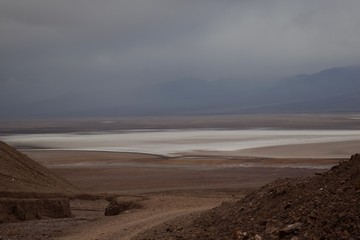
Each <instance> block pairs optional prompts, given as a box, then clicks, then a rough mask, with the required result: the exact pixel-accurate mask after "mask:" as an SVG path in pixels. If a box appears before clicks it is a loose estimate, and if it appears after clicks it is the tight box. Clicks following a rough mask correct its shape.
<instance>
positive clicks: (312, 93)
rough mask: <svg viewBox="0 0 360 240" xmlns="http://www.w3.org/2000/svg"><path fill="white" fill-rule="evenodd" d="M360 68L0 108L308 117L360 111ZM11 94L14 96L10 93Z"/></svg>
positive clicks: (41, 112)
mask: <svg viewBox="0 0 360 240" xmlns="http://www.w3.org/2000/svg"><path fill="white" fill-rule="evenodd" d="M359 90H360V65H359V66H350V67H340V68H331V69H327V70H324V71H321V72H319V73H316V74H312V75H298V76H294V77H291V78H288V79H284V80H282V81H277V82H274V81H269V82H266V84H264V82H259V81H249V80H240V79H235V80H218V81H206V80H201V79H182V80H176V81H167V82H163V83H157V84H153V85H147V86H146V87H142V88H136V89H132V90H131V91H121V86H114V87H112V88H109V87H107V88H102V89H100V88H96V89H84V91H83V92H81V93H80V92H73V93H68V94H60V95H58V96H56V97H53V98H50V99H44V100H41V101H34V102H31V101H27V102H26V103H24V104H19V103H17V105H12V104H11V101H10V100H8V101H7V102H8V103H9V104H6V105H5V106H4V104H3V105H1V106H0V108H1V109H2V111H0V116H1V117H3V118H6V117H10V118H11V117H44V116H50V117H69V116H70V117H82V116H84V117H88V116H130V115H181V114H237V113H308V112H310V113H311V112H355V111H360V93H359ZM14 96H16V95H15V94H14Z"/></svg>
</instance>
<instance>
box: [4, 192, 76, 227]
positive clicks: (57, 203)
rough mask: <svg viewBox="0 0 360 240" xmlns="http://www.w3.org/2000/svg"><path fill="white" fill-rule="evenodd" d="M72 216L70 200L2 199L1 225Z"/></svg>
mask: <svg viewBox="0 0 360 240" xmlns="http://www.w3.org/2000/svg"><path fill="white" fill-rule="evenodd" d="M71 216H72V215H71V211H70V204H69V200H68V199H66V198H55V199H12V198H3V199H0V223H4V222H17V221H26V220H32V219H41V218H65V217H71Z"/></svg>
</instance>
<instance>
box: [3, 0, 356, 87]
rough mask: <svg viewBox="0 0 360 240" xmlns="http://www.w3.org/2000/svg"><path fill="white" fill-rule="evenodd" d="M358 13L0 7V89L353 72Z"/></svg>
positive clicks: (86, 1)
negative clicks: (334, 70) (344, 69)
mask: <svg viewBox="0 0 360 240" xmlns="http://www.w3.org/2000/svg"><path fill="white" fill-rule="evenodd" d="M359 12H360V1H359V0H279V1H278V0H263V1H257V0H102V1H100V0H1V1H0V81H1V82H2V84H5V83H7V84H8V85H9V84H10V85H14V84H16V83H20V84H23V83H27V84H29V83H34V84H44V85H47V86H54V89H53V91H60V90H59V89H61V88H64V91H65V89H66V88H68V87H69V83H72V84H74V86H81V84H82V83H86V84H88V85H86V86H87V87H89V86H90V87H91V86H92V85H91V84H94V85H97V84H98V83H99V82H107V83H119V84H121V86H123V87H124V88H126V87H127V86H130V85H134V84H144V83H152V82H154V81H168V80H177V79H183V78H197V79H209V80H216V79H227V78H231V79H245V78H246V79H256V78H259V77H264V76H266V77H269V78H272V77H284V76H290V75H294V74H299V73H314V72H317V71H320V70H322V69H326V68H330V67H334V66H346V65H354V64H358V63H360V27H359V24H360V14H359ZM14 86H15V85H14ZM49 88H50V87H49ZM39 91H41V89H40V90H39ZM50 92H51V91H50Z"/></svg>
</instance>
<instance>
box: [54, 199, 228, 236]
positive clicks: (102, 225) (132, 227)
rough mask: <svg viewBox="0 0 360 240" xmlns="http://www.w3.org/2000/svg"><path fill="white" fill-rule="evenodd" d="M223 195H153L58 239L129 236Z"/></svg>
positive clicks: (194, 210)
mask: <svg viewBox="0 0 360 240" xmlns="http://www.w3.org/2000/svg"><path fill="white" fill-rule="evenodd" d="M224 200H231V199H229V198H228V199H224V197H215V196H214V197H208V196H207V197H194V196H168V195H164V196H156V197H150V198H149V199H147V200H144V201H141V202H140V204H141V205H142V206H143V208H141V209H133V210H130V211H128V212H125V213H123V214H120V215H118V216H111V217H103V218H101V219H99V220H97V221H94V222H90V223H87V224H85V225H80V226H78V227H76V228H74V229H72V230H71V231H69V232H66V233H65V235H64V236H62V237H60V238H57V239H58V240H75V239H77V240H82V239H84V240H85V239H86V240H95V239H96V240H115V239H121V240H130V239H132V238H134V237H136V236H137V235H138V234H140V233H142V232H144V231H146V230H148V229H150V228H152V227H155V226H159V225H162V224H166V222H168V221H171V220H173V219H176V218H177V217H180V216H185V215H189V214H195V213H199V212H202V211H205V210H207V209H210V208H213V207H215V206H217V205H219V204H221V202H223V201H224Z"/></svg>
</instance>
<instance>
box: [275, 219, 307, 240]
mask: <svg viewBox="0 0 360 240" xmlns="http://www.w3.org/2000/svg"><path fill="white" fill-rule="evenodd" d="M301 226H302V223H299V222H297V223H294V224H290V225H288V226H286V227H284V228H283V229H281V230H280V231H279V237H280V238H282V237H285V236H288V235H291V234H296V233H297V232H299V231H300V229H301Z"/></svg>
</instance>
